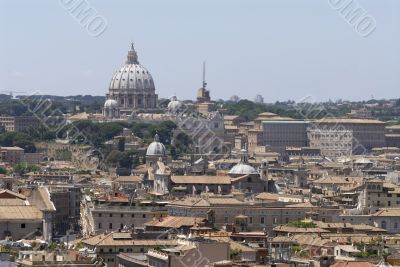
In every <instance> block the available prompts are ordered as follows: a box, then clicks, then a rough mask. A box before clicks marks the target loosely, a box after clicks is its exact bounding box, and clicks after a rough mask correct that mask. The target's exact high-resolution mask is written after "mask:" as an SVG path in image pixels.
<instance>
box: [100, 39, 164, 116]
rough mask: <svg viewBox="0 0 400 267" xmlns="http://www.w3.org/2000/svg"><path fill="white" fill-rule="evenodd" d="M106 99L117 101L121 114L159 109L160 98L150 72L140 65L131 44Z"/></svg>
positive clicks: (111, 82)
mask: <svg viewBox="0 0 400 267" xmlns="http://www.w3.org/2000/svg"><path fill="white" fill-rule="evenodd" d="M106 99H107V101H108V100H115V101H116V102H117V104H118V106H119V108H120V111H121V114H124V115H131V114H132V112H134V111H143V112H148V111H153V110H156V108H157V99H158V96H157V94H156V93H155V85H154V80H153V77H152V76H151V74H150V72H149V71H148V70H147V69H146V68H145V67H144V66H143V65H141V64H140V63H139V60H138V55H137V52H136V50H135V48H134V46H133V43H132V44H131V47H130V50H129V51H128V55H127V60H126V62H125V64H124V65H122V66H121V67H120V68H119V69H117V70H116V71H115V72H114V75H113V76H112V78H111V81H110V84H109V88H108V93H107V95H106Z"/></svg>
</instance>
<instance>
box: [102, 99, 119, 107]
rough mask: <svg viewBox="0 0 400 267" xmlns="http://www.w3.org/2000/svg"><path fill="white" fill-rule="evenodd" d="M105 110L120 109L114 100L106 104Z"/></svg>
mask: <svg viewBox="0 0 400 267" xmlns="http://www.w3.org/2000/svg"><path fill="white" fill-rule="evenodd" d="M104 107H105V108H117V107H118V102H117V101H115V100H114V99H107V100H106V102H105V103H104Z"/></svg>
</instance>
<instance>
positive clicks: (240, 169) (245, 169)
mask: <svg viewBox="0 0 400 267" xmlns="http://www.w3.org/2000/svg"><path fill="white" fill-rule="evenodd" d="M228 174H233V175H246V174H258V172H257V170H256V169H255V168H254V167H252V166H251V165H249V164H248V154H247V149H246V148H244V149H242V150H241V157H240V162H239V163H238V164H236V165H235V166H233V167H232V169H231V170H230V171H229V172H228Z"/></svg>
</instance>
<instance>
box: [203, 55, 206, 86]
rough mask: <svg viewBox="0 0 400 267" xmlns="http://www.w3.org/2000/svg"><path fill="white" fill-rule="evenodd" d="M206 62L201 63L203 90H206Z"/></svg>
mask: <svg viewBox="0 0 400 267" xmlns="http://www.w3.org/2000/svg"><path fill="white" fill-rule="evenodd" d="M206 86H207V83H206V62H205V61H203V89H206Z"/></svg>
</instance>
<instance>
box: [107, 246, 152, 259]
mask: <svg viewBox="0 0 400 267" xmlns="http://www.w3.org/2000/svg"><path fill="white" fill-rule="evenodd" d="M104 252H105V251H104V248H100V253H104ZM118 252H127V253H132V252H133V249H132V248H127V249H123V248H119V249H118ZM140 252H141V253H143V252H144V248H140ZM108 253H113V249H112V248H109V249H108ZM112 261H114V259H113V260H112Z"/></svg>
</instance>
